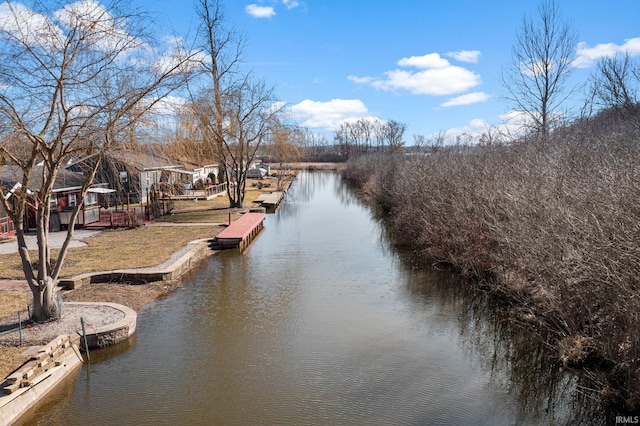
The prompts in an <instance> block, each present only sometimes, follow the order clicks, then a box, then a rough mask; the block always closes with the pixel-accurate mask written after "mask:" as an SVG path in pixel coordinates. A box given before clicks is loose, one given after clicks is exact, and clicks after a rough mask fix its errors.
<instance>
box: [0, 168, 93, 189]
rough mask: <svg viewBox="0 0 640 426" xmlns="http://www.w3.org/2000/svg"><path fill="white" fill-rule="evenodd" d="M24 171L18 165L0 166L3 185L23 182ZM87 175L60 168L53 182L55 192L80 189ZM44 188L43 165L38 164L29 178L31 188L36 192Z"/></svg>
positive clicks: (0, 177) (10, 185) (8, 185)
mask: <svg viewBox="0 0 640 426" xmlns="http://www.w3.org/2000/svg"><path fill="white" fill-rule="evenodd" d="M22 177H23V172H22V169H21V168H20V167H18V166H0V181H1V182H2V185H4V186H7V187H12V186H13V185H14V184H15V183H17V182H22ZM85 179H86V176H85V175H83V174H82V173H78V172H72V171H69V170H66V169H60V170H59V171H58V176H57V177H56V181H55V183H54V184H53V190H54V192H61V191H64V190H72V189H80V188H81V187H82V185H83V184H84V182H85ZM41 188H42V167H41V166H36V168H35V170H34V171H33V172H32V173H31V176H30V178H29V189H30V190H31V191H34V192H38V191H40V189H41Z"/></svg>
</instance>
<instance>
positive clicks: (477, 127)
mask: <svg viewBox="0 0 640 426" xmlns="http://www.w3.org/2000/svg"><path fill="white" fill-rule="evenodd" d="M489 127H490V126H489V123H487V122H486V121H485V120H483V119H481V118H474V119H473V120H471V121H469V122H468V123H467V124H465V125H463V126H460V127H452V128H450V129H447V130H445V131H444V136H445V139H447V140H448V141H449V142H456V141H458V140H459V141H460V142H468V141H466V140H464V139H473V138H477V137H479V136H480V135H481V134H482V133H483V132H485V131H486V130H487V129H488V128H489ZM439 136H441V134H440V133H434V134H432V135H428V138H429V139H436V138H438V137H439Z"/></svg>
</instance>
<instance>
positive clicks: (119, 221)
mask: <svg viewBox="0 0 640 426" xmlns="http://www.w3.org/2000/svg"><path fill="white" fill-rule="evenodd" d="M144 216H145V215H144V211H143V210H137V209H132V210H128V211H126V210H125V211H108V212H100V223H105V224H106V223H108V224H109V225H110V226H111V227H112V228H118V227H125V228H128V227H134V226H138V225H141V224H143V223H144V220H145V217H144Z"/></svg>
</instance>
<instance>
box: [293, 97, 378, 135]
mask: <svg viewBox="0 0 640 426" xmlns="http://www.w3.org/2000/svg"><path fill="white" fill-rule="evenodd" d="M289 112H290V114H291V115H292V117H293V118H294V119H295V120H296V121H298V122H299V123H300V125H301V126H302V127H307V128H310V129H327V130H335V129H337V128H338V126H340V123H342V122H344V121H349V120H357V119H359V118H368V117H369V116H370V114H369V110H368V109H367V107H366V106H365V104H364V103H363V102H362V101H361V100H359V99H332V100H330V101H327V102H319V101H312V100H310V99H305V100H304V101H302V102H300V103H298V104H296V105H292V106H291V107H289Z"/></svg>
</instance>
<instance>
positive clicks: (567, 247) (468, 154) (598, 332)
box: [344, 123, 640, 410]
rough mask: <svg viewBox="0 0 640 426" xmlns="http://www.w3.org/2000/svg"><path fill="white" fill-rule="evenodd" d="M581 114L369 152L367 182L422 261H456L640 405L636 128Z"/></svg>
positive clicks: (572, 363) (356, 168)
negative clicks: (532, 129) (573, 119)
mask: <svg viewBox="0 0 640 426" xmlns="http://www.w3.org/2000/svg"><path fill="white" fill-rule="evenodd" d="M627 124H628V123H608V125H607V126H603V125H602V124H601V123H592V124H591V123H583V124H581V125H580V126H573V127H571V128H566V129H561V130H558V131H556V132H555V134H554V136H553V137H552V140H550V141H546V142H545V143H542V142H541V141H535V140H531V141H522V142H518V143H513V144H512V145H509V146H504V145H501V146H484V147H472V148H471V147H461V146H458V147H448V148H440V149H434V150H432V151H430V152H429V153H428V155H420V156H410V157H409V156H397V157H389V156H385V157H377V158H376V157H368V158H361V159H359V160H358V161H354V162H352V163H350V164H349V165H348V167H347V169H346V170H345V172H344V175H345V177H347V178H349V179H351V180H352V181H353V182H355V183H356V184H357V185H359V186H360V187H361V188H362V189H363V191H364V193H365V194H366V196H367V198H368V200H369V201H370V202H371V204H372V205H373V206H374V208H375V210H376V211H377V212H378V214H379V215H380V216H381V217H382V218H383V220H384V223H385V224H386V228H387V231H388V234H389V236H390V238H391V239H392V241H393V242H394V243H395V244H396V245H397V246H398V247H401V248H403V249H405V250H407V251H409V252H411V253H413V256H412V260H411V261H412V262H414V263H415V264H416V265H420V266H430V265H433V264H438V263H446V264H449V265H452V266H453V267H454V268H456V269H457V270H459V271H460V272H461V273H463V274H465V275H467V276H469V277H472V278H475V279H476V282H478V283H480V286H481V287H483V288H486V289H490V291H492V293H493V294H494V295H495V296H497V297H499V298H500V299H502V300H504V301H506V302H507V303H508V304H510V305H511V306H512V312H513V314H514V320H518V321H522V322H523V323H524V324H525V326H526V328H527V329H528V330H530V331H531V332H532V333H535V332H536V330H539V329H540V327H544V328H545V330H548V331H550V332H551V335H552V336H553V338H552V342H550V343H551V344H553V345H554V347H555V349H556V353H557V360H559V361H561V362H563V363H564V364H565V365H566V366H568V367H571V368H576V369H580V371H582V372H584V373H585V374H587V375H589V376H590V377H591V379H592V381H593V383H595V385H596V386H597V387H598V389H599V391H600V394H601V395H602V396H603V398H604V399H605V400H606V401H607V402H608V403H610V404H613V405H617V406H620V407H621V408H624V409H628V410H638V409H640V354H639V351H640V335H638V333H637V330H638V329H639V327H640V294H639V285H640V283H639V279H638V272H639V271H640V244H639V242H640V204H639V201H638V200H640V146H639V145H638V143H637V141H638V140H639V139H640V138H639V136H640V135H638V127H637V126H631V125H627Z"/></svg>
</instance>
